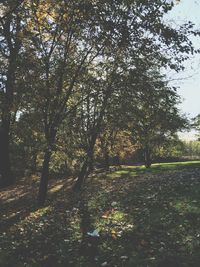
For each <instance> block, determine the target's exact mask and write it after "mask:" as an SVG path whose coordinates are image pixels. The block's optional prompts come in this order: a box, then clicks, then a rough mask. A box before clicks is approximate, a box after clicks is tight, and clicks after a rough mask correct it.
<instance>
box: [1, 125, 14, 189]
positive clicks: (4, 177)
mask: <svg viewBox="0 0 200 267" xmlns="http://www.w3.org/2000/svg"><path fill="white" fill-rule="evenodd" d="M0 175H1V181H0V185H1V186H2V187H6V186H9V185H11V184H13V183H14V181H15V179H14V177H13V176H12V173H11V166H10V157H9V133H8V131H6V130H5V128H3V127H1V128H0Z"/></svg>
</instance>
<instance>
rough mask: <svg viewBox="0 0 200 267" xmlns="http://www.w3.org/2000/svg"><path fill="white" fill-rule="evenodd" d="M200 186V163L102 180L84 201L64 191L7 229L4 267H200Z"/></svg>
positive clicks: (133, 170) (1, 242)
mask: <svg viewBox="0 0 200 267" xmlns="http://www.w3.org/2000/svg"><path fill="white" fill-rule="evenodd" d="M199 178H200V162H183V163H164V164H153V166H152V167H151V169H145V168H144V167H142V166H141V167H138V166H137V167H131V166H130V167H122V168H121V169H120V170H118V171H115V172H113V173H107V174H99V175H98V177H96V179H92V178H91V180H88V182H87V184H86V186H85V188H84V190H83V192H82V193H81V194H74V193H73V192H70V191H69V190H68V189H67V188H66V187H65V186H63V187H60V188H61V189H60V191H56V198H55V196H54V197H53V199H51V201H50V200H49V201H48V206H47V207H46V208H43V209H40V210H36V211H32V212H30V213H29V214H27V215H26V217H25V218H22V217H19V218H18V219H17V220H16V221H15V223H14V224H13V225H10V224H8V226H7V228H5V229H4V232H3V234H2V235H1V236H0V247H1V250H0V267H23V266H27V267H57V266H58V267H65V266H72V267H95V266H102V264H104V265H105V266H109V267H114V266H116V267H147V266H149V267H165V266H166V267H173V266H174V267H198V266H199V262H200V254H199V248H200V179H199ZM59 184H60V183H59ZM53 188H54V187H53ZM24 190H27V189H26V188H25V189H24ZM31 194H32V192H31V191H29V192H28V195H27V197H29V198H30V199H32V198H33V197H34V195H31ZM11 197H12V196H11ZM8 200H9V198H8ZM24 201H25V200H24ZM8 203H9V202H8ZM25 203H26V202H25ZM14 204H15V205H14ZM17 205H19V204H17V202H16V203H14V202H10V203H9V205H8V206H5V207H7V209H9V212H10V210H11V211H12V212H15V210H16V208H17ZM5 212H6V209H5ZM5 214H6V213H5ZM95 229H96V230H98V232H99V235H100V236H99V237H96V238H95V237H94V238H92V237H89V236H88V234H87V233H88V232H93V231H94V230H95Z"/></svg>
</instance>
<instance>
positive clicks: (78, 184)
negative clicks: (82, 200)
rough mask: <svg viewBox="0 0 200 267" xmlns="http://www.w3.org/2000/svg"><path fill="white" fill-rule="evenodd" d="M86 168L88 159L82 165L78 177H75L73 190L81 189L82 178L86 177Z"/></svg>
mask: <svg viewBox="0 0 200 267" xmlns="http://www.w3.org/2000/svg"><path fill="white" fill-rule="evenodd" d="M87 169H88V161H87V160H85V162H84V163H83V165H82V168H81V171H80V172H79V175H78V179H77V181H76V183H75V184H74V187H73V190H74V191H80V190H81V188H82V186H83V183H84V180H85V177H86V173H87Z"/></svg>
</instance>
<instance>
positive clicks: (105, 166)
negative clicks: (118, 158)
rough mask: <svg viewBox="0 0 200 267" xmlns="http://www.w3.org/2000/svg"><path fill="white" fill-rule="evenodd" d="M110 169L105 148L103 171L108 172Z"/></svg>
mask: <svg viewBox="0 0 200 267" xmlns="http://www.w3.org/2000/svg"><path fill="white" fill-rule="evenodd" d="M109 167H110V159H109V153H108V149H107V148H106V149H105V151H104V168H105V170H107V171H108V170H109Z"/></svg>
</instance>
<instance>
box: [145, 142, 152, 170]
mask: <svg viewBox="0 0 200 267" xmlns="http://www.w3.org/2000/svg"><path fill="white" fill-rule="evenodd" d="M144 158H145V159H144V160H145V167H146V168H150V167H151V155H150V150H149V147H148V146H146V147H145V150H144Z"/></svg>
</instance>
